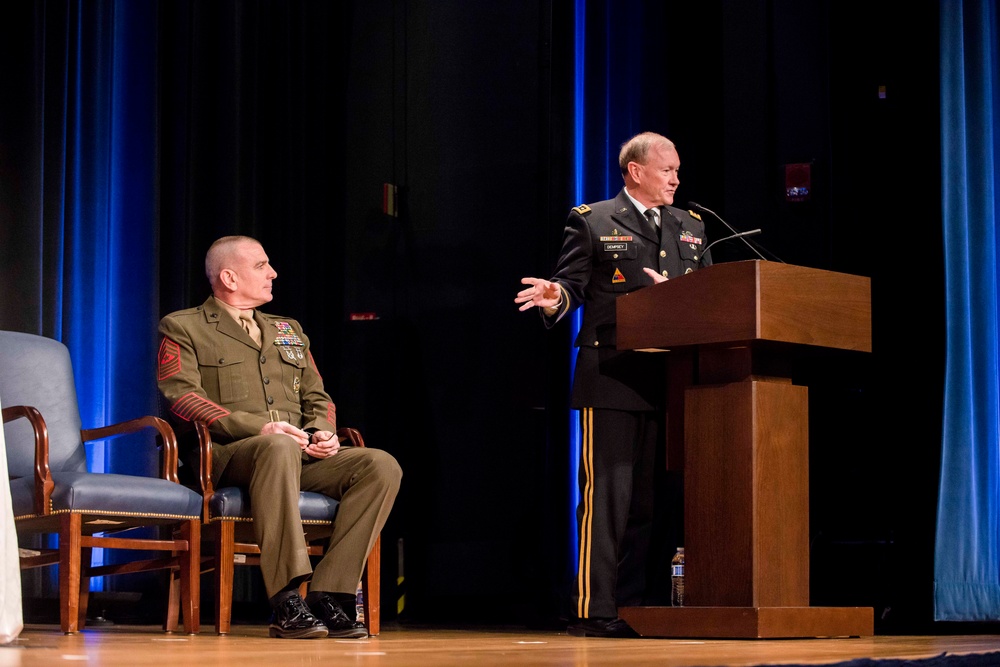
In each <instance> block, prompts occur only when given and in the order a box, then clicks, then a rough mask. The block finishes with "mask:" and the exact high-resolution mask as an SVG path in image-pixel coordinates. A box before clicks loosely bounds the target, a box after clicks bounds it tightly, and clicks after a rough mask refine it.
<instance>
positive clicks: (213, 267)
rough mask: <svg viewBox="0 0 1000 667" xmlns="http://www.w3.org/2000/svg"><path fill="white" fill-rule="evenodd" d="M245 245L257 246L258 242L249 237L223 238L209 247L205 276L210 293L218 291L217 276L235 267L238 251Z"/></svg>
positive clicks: (206, 255) (218, 280) (218, 282)
mask: <svg viewBox="0 0 1000 667" xmlns="http://www.w3.org/2000/svg"><path fill="white" fill-rule="evenodd" d="M245 245H254V246H259V245H260V241H258V240H257V239H255V238H251V237H249V236H223V237H222V238H221V239H219V240H217V241H216V242H215V243H213V244H212V245H211V247H209V249H208V252H207V253H206V254H205V275H207V276H208V283H209V284H210V285H211V286H212V292H217V291H218V288H219V286H220V279H219V276H220V275H222V271H223V270H224V269H232V268H233V267H234V266H235V265H236V263H237V259H238V257H239V251H240V249H241V248H243V247H244V246H245Z"/></svg>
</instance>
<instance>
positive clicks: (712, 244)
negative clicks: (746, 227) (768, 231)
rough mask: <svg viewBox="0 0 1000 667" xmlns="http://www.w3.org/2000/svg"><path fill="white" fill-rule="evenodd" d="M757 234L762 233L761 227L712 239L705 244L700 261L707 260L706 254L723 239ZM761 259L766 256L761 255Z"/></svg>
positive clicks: (729, 239) (727, 239)
mask: <svg viewBox="0 0 1000 667" xmlns="http://www.w3.org/2000/svg"><path fill="white" fill-rule="evenodd" d="M755 234H760V230H759V229H751V230H750V231H748V232H737V233H736V234H731V235H729V236H723V237H722V238H721V239H716V240H714V241H712V242H711V243H709V244H708V245H707V246H705V249H704V250H702V251H701V260H700V261H699V262H698V263H699V264H701V263H702V262H704V261H705V255H706V254H707V253H708V251H709V249H710V248H711V247H712V246H714V245H715V244H716V243H722V242H723V241H732V240H733V239H741V238H743V237H745V236H753V235H755ZM744 243H746V241H744ZM750 247H751V248H752V247H753V246H750ZM755 252H756V251H755ZM757 254H758V255H759V254H760V253H757ZM761 259H764V258H763V257H761ZM765 261H767V260H765Z"/></svg>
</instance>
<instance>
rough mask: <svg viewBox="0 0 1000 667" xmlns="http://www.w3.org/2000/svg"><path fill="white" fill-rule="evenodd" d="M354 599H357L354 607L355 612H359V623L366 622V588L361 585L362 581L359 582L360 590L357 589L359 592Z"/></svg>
mask: <svg viewBox="0 0 1000 667" xmlns="http://www.w3.org/2000/svg"><path fill="white" fill-rule="evenodd" d="M354 600H355V602H354V604H355V607H354V609H355V613H356V614H357V619H358V622H359V623H364V622H365V593H364V588H362V587H361V584H360V583H359V584H358V591H357V594H356V595H355V597H354Z"/></svg>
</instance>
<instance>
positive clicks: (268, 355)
mask: <svg viewBox="0 0 1000 667" xmlns="http://www.w3.org/2000/svg"><path fill="white" fill-rule="evenodd" d="M255 319H256V321H257V324H258V325H259V326H260V329H261V338H262V341H261V346H260V348H258V347H257V345H256V344H255V343H254V342H253V340H252V339H251V338H250V336H249V335H248V334H247V333H246V331H244V330H243V328H242V327H241V326H240V325H239V324H238V323H237V322H236V321H234V320H233V318H232V317H231V316H230V315H229V313H227V312H226V311H225V310H224V309H223V307H222V306H221V305H220V304H219V303H218V302H217V301H216V300H215V299H214V297H209V298H208V300H207V301H205V303H203V304H202V305H200V306H198V307H197V308H189V309H187V310H180V311H177V312H174V313H171V314H169V315H167V316H166V317H164V318H163V319H162V320H160V326H159V332H160V348H159V352H158V355H157V386H158V387H159V389H160V393H161V394H163V396H164V398H165V399H166V400H167V403H168V404H169V406H170V413H171V415H170V416H171V418H172V419H173V421H174V422H175V423H176V424H179V425H180V426H184V425H185V424H190V423H191V422H194V421H202V422H205V423H206V424H208V427H209V430H210V431H211V433H212V440H213V442H214V443H215V445H216V447H215V449H216V451H215V452H214V456H213V459H215V465H217V466H218V471H219V472H221V470H222V467H223V466H224V465H225V463H226V461H227V460H228V458H229V457H228V456H225V454H224V453H223V452H220V451H218V450H219V447H218V445H226V444H229V443H232V442H235V441H237V440H242V439H243V438H248V437H250V436H254V435H259V434H260V430H261V429H262V428H263V427H264V425H265V424H266V423H267V422H269V421H285V422H288V423H289V424H292V425H293V426H297V427H299V428H302V429H309V430H321V431H336V430H337V408H336V406H335V405H334V403H333V401H332V400H331V398H330V396H329V394H327V393H326V391H325V390H324V389H323V379H322V378H321V377H320V374H319V372H318V371H317V369H316V364H315V362H314V361H313V358H312V355H311V353H310V352H309V339H308V338H307V337H306V336H305V334H303V333H302V327H301V326H300V325H299V323H298V322H297V321H295V320H293V319H291V318H288V317H279V316H276V315H267V314H265V313H261V312H260V311H255ZM220 454H221V456H220ZM213 472H215V471H213ZM213 476H214V475H213Z"/></svg>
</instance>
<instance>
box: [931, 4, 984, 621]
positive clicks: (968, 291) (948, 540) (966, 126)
mask: <svg viewBox="0 0 1000 667" xmlns="http://www.w3.org/2000/svg"><path fill="white" fill-rule="evenodd" d="M997 37H998V25H997V8H996V3H995V2H994V1H992V0H969V1H966V2H949V1H946V0H944V1H942V2H941V120H942V123H941V132H942V133H941V142H942V152H943V164H942V174H943V180H942V184H941V188H942V201H943V216H944V231H943V239H944V247H945V253H944V256H945V273H946V290H947V366H946V377H945V397H944V428H943V442H942V460H941V488H940V497H939V501H938V523H937V538H936V548H935V566H934V580H935V586H934V598H935V599H934V615H935V619H936V620H939V621H996V620H998V619H1000V547H998V538H1000V488H998V479H1000V414H998V400H1000V368H998V347H997V312H998V309H997V303H998V291H997V290H998V284H1000V283H998V277H997V268H998V261H997V260H998V248H1000V246H998V238H997V219H998V213H1000V207H998V203H997V199H996V193H997V183H998V179H1000V165H998V158H1000V120H998V116H997V111H996V110H997V109H1000V105H998V104H997V102H998V89H997V85H998V81H1000V70H998V66H997V56H998V52H1000V51H998V49H1000V44H998V41H997Z"/></svg>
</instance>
